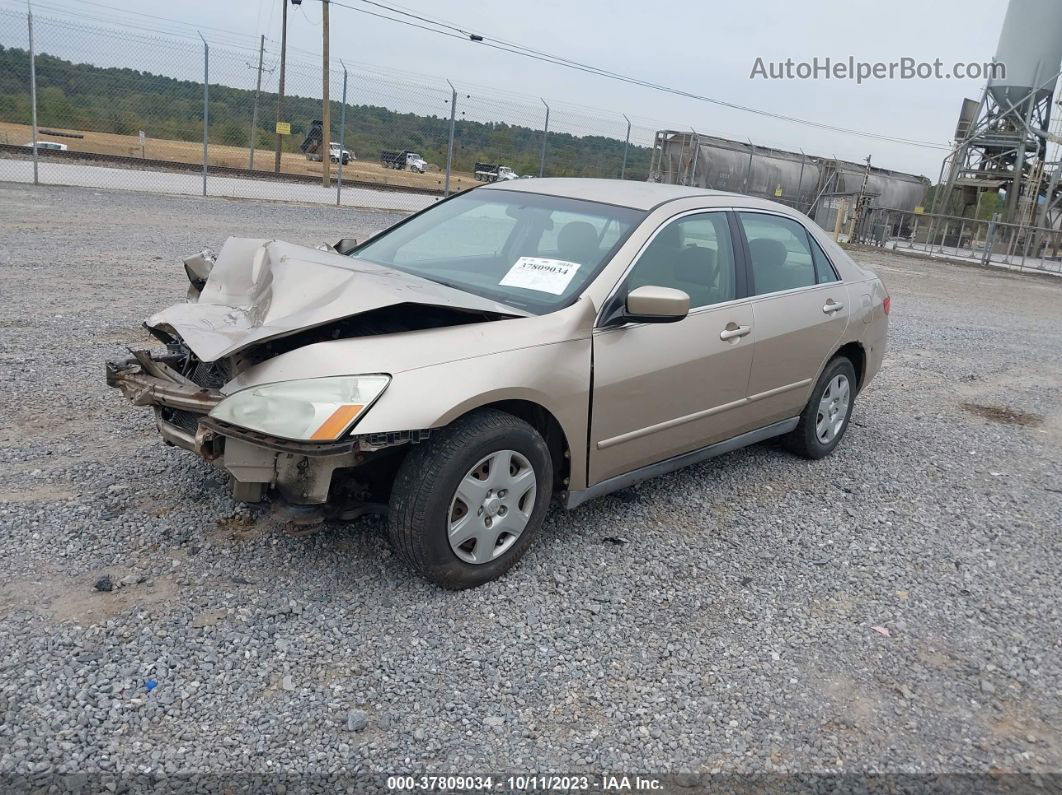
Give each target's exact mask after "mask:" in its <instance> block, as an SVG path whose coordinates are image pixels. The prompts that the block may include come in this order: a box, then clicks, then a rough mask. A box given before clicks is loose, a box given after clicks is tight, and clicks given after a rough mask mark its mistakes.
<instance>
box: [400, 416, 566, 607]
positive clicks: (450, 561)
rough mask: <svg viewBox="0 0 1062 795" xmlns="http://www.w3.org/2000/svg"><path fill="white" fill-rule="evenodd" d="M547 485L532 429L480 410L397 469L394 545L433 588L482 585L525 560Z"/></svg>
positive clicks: (541, 448)
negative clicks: (524, 556)
mask: <svg viewBox="0 0 1062 795" xmlns="http://www.w3.org/2000/svg"><path fill="white" fill-rule="evenodd" d="M552 484H553V466H552V461H551V460H550V455H549V449H548V448H547V446H546V443H545V441H544V440H543V439H542V437H541V436H540V435H539V433H538V432H537V431H536V430H535V429H534V428H532V427H531V426H530V425H528V424H527V423H526V422H524V421H523V420H520V419H518V418H516V417H514V416H512V415H511V414H507V413H505V412H503V411H497V410H494V409H486V410H483V411H477V412H475V413H473V414H470V415H468V416H467V417H463V418H462V419H460V420H458V421H457V422H455V423H454V424H453V425H451V426H449V427H447V428H444V429H443V430H441V431H439V432H438V433H436V434H433V435H432V437H431V438H430V439H429V440H428V441H427V442H426V443H424V444H420V445H418V446H417V447H416V448H414V449H413V450H412V451H410V453H409V455H408V456H406V459H405V460H404V461H403V462H402V465H401V467H400V468H399V470H398V474H397V476H396V477H395V482H394V486H393V487H392V490H391V505H390V510H389V512H388V532H389V535H390V537H391V542H392V544H393V545H394V547H395V549H396V551H397V552H398V554H399V555H400V556H401V557H402V558H403V559H404V560H405V561H406V563H408V564H409V565H410V566H411V567H412V568H413V569H414V570H415V571H417V572H418V573H419V574H420V575H422V576H423V577H425V578H426V579H428V580H429V581H431V582H433V583H435V584H436V585H440V586H442V587H444V588H450V589H454V590H458V589H462V588H473V587H475V586H477V585H482V584H483V583H485V582H488V581H490V580H493V579H495V578H496V577H500V576H501V575H502V574H504V573H505V572H506V571H508V570H509V569H510V568H512V566H513V565H515V564H516V562H517V561H518V560H520V558H521V557H523V555H524V553H525V552H526V551H527V548H528V547H529V546H530V545H531V543H532V541H533V539H534V537H535V535H536V533H537V532H538V530H539V528H540V527H541V526H542V521H543V519H544V518H545V514H546V510H547V509H548V507H549V502H550V498H551V496H552V495H551V490H552Z"/></svg>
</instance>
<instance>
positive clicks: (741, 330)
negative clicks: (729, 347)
mask: <svg viewBox="0 0 1062 795" xmlns="http://www.w3.org/2000/svg"><path fill="white" fill-rule="evenodd" d="M731 325H733V324H731ZM750 331H752V326H734V327H733V328H731V327H730V326H727V327H726V328H725V329H723V330H722V331H720V332H719V339H721V340H732V339H734V338H735V337H744V336H745V335H746V334H748V333H749V332H750Z"/></svg>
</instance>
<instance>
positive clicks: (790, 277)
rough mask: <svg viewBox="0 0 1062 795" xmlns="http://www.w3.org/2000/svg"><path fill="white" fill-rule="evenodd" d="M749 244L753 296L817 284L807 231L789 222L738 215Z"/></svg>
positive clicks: (759, 215) (758, 215)
mask: <svg viewBox="0 0 1062 795" xmlns="http://www.w3.org/2000/svg"><path fill="white" fill-rule="evenodd" d="M738 217H739V218H740V219H741V226H742V228H743V229H744V231H745V239H746V241H747V242H748V249H749V264H750V266H751V276H752V293H753V294H754V295H765V294H766V293H777V292H781V291H783V290H794V289H797V288H800V287H811V286H813V285H815V284H816V283H817V282H818V279H817V278H816V275H815V261H814V255H813V254H812V251H811V241H810V240H809V239H808V234H807V230H805V229H804V227H803V226H802V225H801V224H800V223H798V222H797V221H794V220H793V219H791V218H786V217H784V216H781V215H769V214H767V213H755V212H741V213H738Z"/></svg>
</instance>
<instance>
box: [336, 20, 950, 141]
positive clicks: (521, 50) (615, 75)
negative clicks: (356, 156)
mask: <svg viewBox="0 0 1062 795" xmlns="http://www.w3.org/2000/svg"><path fill="white" fill-rule="evenodd" d="M354 1H355V2H360V3H364V4H366V5H370V6H373V7H374V8H378V9H382V10H385V11H388V12H390V13H392V14H398V15H400V16H403V17H409V18H410V19H413V20H417V22H411V21H410V20H409V19H398V18H396V17H392V16H387V15H385V14H381V13H379V12H375V11H370V10H368V9H366V8H359V7H357V6H352V5H348V4H346V3H343V2H339V0H332V4H333V5H337V6H340V7H342V8H346V9H348V10H350V11H354V12H357V13H360V14H366V15H368V16H373V17H377V18H378V19H384V20H387V21H389V22H397V23H399V24H403V25H407V26H410V27H414V28H419V29H421V30H426V31H428V32H430V33H435V34H438V35H441V36H447V37H448V38H453V39H459V40H462V41H473V42H475V43H477V44H481V45H483V46H485V47H490V48H492V49H496V50H500V51H502V52H507V53H510V54H512V55H520V56H523V57H525V58H530V59H532V60H536V61H542V62H544V63H550V64H553V65H554V66H562V67H565V68H567V69H573V70H576V71H580V72H585V73H587V74H593V75H597V76H598V77H604V78H607V79H610V80H617V81H620V82H624V83H629V84H631V85H636V86H640V87H642V88H649V89H651V90H654V91H660V92H663V93H668V94H673V95H675V96H680V97H685V98H687V99H693V100H696V101H699V102H708V103H711V104H713V105H719V106H721V107H725V108H730V109H731V110H737V111H742V112H745V113H753V114H756V115H758V116H764V117H767V118H772V119H777V120H779V121H786V122H790V123H793V124H802V125H805V126H808V127H813V128H816V129H820V130H830V131H833V132H839V133H844V134H846V135H856V136H860V137H862V138H870V139H874V140H879V141H890V142H892V143H899V144H905V145H908V146H919V147H924V148H930V149H947V148H948V147H947V146H946V145H944V144H940V143H935V142H932V141H920V140H917V139H913V138H903V137H900V136H894V135H883V134H881V133H872V132H868V131H866V130H857V129H854V128H850V127H841V126H838V125H834V124H826V123H825V122H817V121H813V120H811V119H803V118H800V117H797V116H789V115H786V114H783V113H775V112H773V111H768V110H763V109H760V108H753V107H749V106H747V105H740V104H738V103H735V102H729V101H727V100H722V99H718V98H715V97H709V96H705V95H703V94H696V93H694V92H692V91H685V90H683V89H680V88H674V87H672V86H667V85H663V84H661V83H654V82H652V81H650V80H643V79H641V78H637V77H632V76H631V75H625V74H622V73H620V72H614V71H611V70H609V69H603V68H601V67H597V66H593V65H591V64H586V63H582V62H579V61H575V60H572V59H570V58H565V57H563V56H560V55H553V54H551V53H548V52H544V51H542V50H536V49H534V48H531V47H526V46H524V45H522V44H516V43H514V42H508V41H505V40H503V39H497V38H494V37H487V36H485V35H481V34H476V33H474V32H472V31H471V30H468V29H465V28H463V27H461V26H459V25H456V24H452V23H449V22H443V21H438V20H434V19H431V18H430V17H425V16H422V15H420V14H415V13H413V12H411V11H407V10H404V9H402V8H400V7H396V6H391V5H387V4H385V3H381V2H377V1H376V0H354ZM418 23H424V24H418ZM432 26H434V27H432Z"/></svg>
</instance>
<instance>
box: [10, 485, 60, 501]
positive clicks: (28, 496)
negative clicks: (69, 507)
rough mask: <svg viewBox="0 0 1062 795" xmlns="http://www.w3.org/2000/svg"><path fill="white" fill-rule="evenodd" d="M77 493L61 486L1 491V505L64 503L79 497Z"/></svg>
mask: <svg viewBox="0 0 1062 795" xmlns="http://www.w3.org/2000/svg"><path fill="white" fill-rule="evenodd" d="M77 496H78V494H77V492H74V491H70V490H69V489H65V488H62V487H61V486H30V487H29V488H25V489H19V490H18V491H0V503H4V502H63V501H64V500H72V499H74V498H75V497H77Z"/></svg>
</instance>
